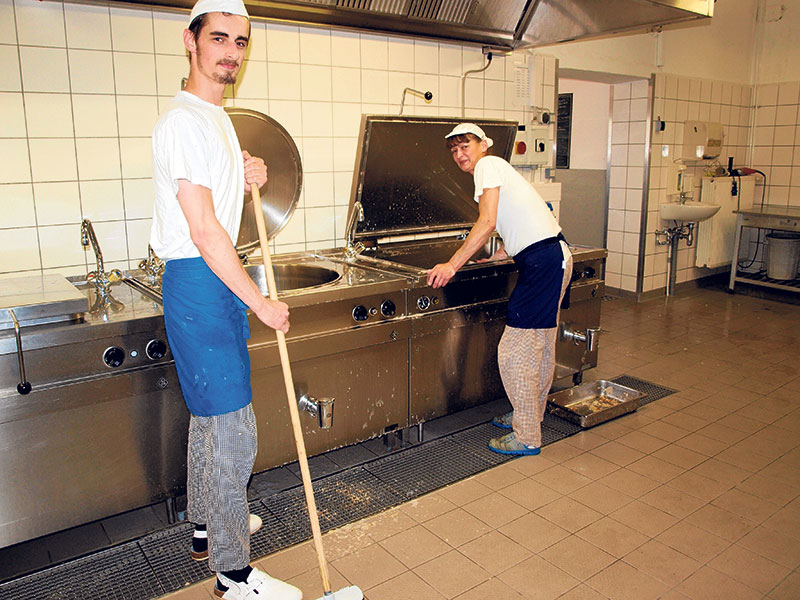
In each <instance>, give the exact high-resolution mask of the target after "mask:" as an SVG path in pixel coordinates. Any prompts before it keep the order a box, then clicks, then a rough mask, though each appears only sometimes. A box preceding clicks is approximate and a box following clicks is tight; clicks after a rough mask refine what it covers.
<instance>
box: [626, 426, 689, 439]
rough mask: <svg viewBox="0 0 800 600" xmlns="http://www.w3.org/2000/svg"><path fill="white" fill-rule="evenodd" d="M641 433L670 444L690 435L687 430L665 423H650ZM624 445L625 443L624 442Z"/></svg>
mask: <svg viewBox="0 0 800 600" xmlns="http://www.w3.org/2000/svg"><path fill="white" fill-rule="evenodd" d="M639 431H640V432H641V433H644V434H645V435H652V436H653V437H656V438H658V439H660V440H664V441H665V442H669V443H674V442H675V441H677V440H679V439H681V438H682V437H684V436H685V435H687V433H688V432H687V431H686V430H685V429H683V428H681V427H676V426H675V425H670V424H669V423H666V422H664V421H656V422H655V423H650V424H649V425H645V426H644V427H642V428H641V429H640V430H639ZM622 443H625V442H624V441H623V442H622Z"/></svg>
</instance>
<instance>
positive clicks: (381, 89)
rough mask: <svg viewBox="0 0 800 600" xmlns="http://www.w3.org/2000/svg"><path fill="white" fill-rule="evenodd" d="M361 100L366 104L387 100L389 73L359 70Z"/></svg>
mask: <svg viewBox="0 0 800 600" xmlns="http://www.w3.org/2000/svg"><path fill="white" fill-rule="evenodd" d="M361 101H362V102H363V103H366V104H381V103H386V102H389V74H388V72H386V71H372V70H369V69H363V70H362V71H361Z"/></svg>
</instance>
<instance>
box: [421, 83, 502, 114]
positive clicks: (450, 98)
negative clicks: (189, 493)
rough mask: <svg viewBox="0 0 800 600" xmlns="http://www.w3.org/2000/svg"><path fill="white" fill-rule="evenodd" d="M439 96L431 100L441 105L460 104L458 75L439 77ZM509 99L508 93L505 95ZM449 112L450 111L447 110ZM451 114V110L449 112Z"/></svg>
mask: <svg viewBox="0 0 800 600" xmlns="http://www.w3.org/2000/svg"><path fill="white" fill-rule="evenodd" d="M438 87H439V97H438V98H436V97H434V99H433V102H434V103H436V104H438V105H439V106H442V107H459V106H461V79H460V78H459V77H444V76H442V77H439V86H438ZM505 98H506V101H507V102H508V101H509V98H510V94H506V95H505ZM449 112H451V111H449ZM451 114H452V112H451Z"/></svg>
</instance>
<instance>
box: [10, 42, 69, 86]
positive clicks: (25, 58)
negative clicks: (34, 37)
mask: <svg viewBox="0 0 800 600" xmlns="http://www.w3.org/2000/svg"><path fill="white" fill-rule="evenodd" d="M19 54H20V60H21V63H22V83H23V85H24V86H25V91H26V92H69V76H68V74H67V51H66V50H65V49H62V48H38V47H30V46H20V48H19ZM14 62H16V59H15V60H14ZM11 64H14V63H13V62H12V63H11Z"/></svg>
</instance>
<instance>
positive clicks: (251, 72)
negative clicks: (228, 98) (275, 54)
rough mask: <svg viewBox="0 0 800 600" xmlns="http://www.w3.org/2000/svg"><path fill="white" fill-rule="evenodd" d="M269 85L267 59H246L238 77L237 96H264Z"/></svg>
mask: <svg viewBox="0 0 800 600" xmlns="http://www.w3.org/2000/svg"><path fill="white" fill-rule="evenodd" d="M268 87H269V85H268V80H267V63H266V61H261V60H259V61H255V60H246V61H245V62H244V68H243V69H242V71H241V72H240V73H239V76H238V77H237V79H236V86H235V92H234V94H235V96H236V98H264V97H265V96H267V95H268V94H267V89H268Z"/></svg>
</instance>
